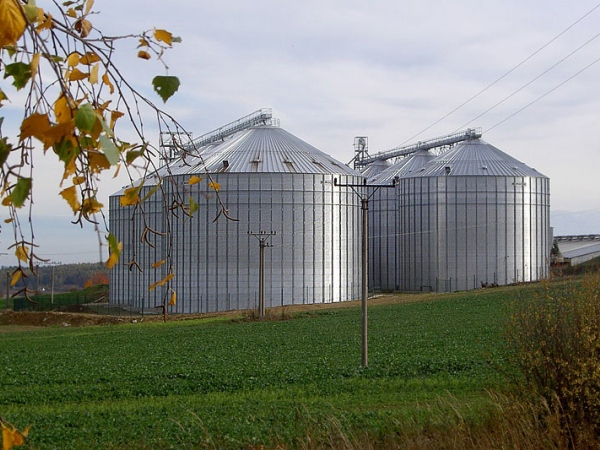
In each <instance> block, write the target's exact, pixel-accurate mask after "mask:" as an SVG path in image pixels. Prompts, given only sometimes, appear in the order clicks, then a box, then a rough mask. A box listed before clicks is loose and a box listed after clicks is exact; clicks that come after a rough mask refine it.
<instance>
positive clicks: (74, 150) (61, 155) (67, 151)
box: [52, 139, 79, 165]
mask: <svg viewBox="0 0 600 450" xmlns="http://www.w3.org/2000/svg"><path fill="white" fill-rule="evenodd" d="M52 148H53V150H54V153H56V154H57V155H58V159H60V160H61V161H62V162H64V163H65V165H66V164H68V163H70V162H71V160H72V159H73V158H75V157H76V156H77V155H78V154H79V147H74V146H73V144H72V143H71V140H70V139H61V141H60V142H58V143H56V144H54V145H53V146H52Z"/></svg>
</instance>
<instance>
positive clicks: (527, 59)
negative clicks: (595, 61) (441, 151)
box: [400, 3, 600, 145]
mask: <svg viewBox="0 0 600 450" xmlns="http://www.w3.org/2000/svg"><path fill="white" fill-rule="evenodd" d="M598 8H600V3H598V4H597V5H596V6H594V7H593V8H592V9H590V10H589V11H588V12H586V13H585V14H584V15H583V16H581V17H580V18H579V19H577V20H576V21H575V22H573V23H572V24H571V25H569V26H568V27H567V28H565V29H564V30H563V31H561V32H560V33H559V34H557V35H556V36H555V37H553V38H552V39H551V40H549V41H548V42H546V43H545V44H544V45H542V46H541V47H540V48H539V49H537V50H536V51H535V52H533V53H532V54H531V55H529V56H528V57H527V58H525V59H524V60H523V61H521V62H520V63H518V64H517V65H516V66H514V67H513V68H512V69H510V70H509V71H508V72H506V73H505V74H504V75H502V76H501V77H499V78H497V79H496V80H494V81H493V82H491V83H490V84H488V85H487V86H486V87H484V88H483V89H482V90H480V91H479V92H477V93H476V94H475V95H473V96H472V97H470V98H469V99H467V100H466V101H464V102H463V103H461V104H460V105H458V106H457V107H456V108H454V109H453V110H452V111H450V112H449V113H447V114H446V115H444V116H443V117H441V118H439V119H438V120H436V121H435V122H434V123H432V124H431V125H429V126H428V127H426V128H424V129H423V130H421V131H419V132H418V133H417V134H415V135H414V136H412V137H410V138H408V139H406V140H405V141H404V142H402V143H401V144H400V145H404V144H406V143H407V142H410V141H413V140H414V139H415V138H416V137H417V136H420V135H421V134H423V133H424V132H426V131H428V130H429V129H430V128H433V127H434V126H435V125H437V124H438V123H440V122H441V121H442V120H444V119H446V118H448V117H449V116H451V115H452V114H454V113H455V112H456V111H458V110H459V109H461V108H462V107H464V106H465V105H467V104H469V103H470V102H471V101H473V100H475V99H476V98H477V97H479V96H480V95H481V94H483V93H484V92H486V91H487V90H488V89H490V88H491V87H492V86H494V85H496V84H497V83H499V82H500V81H502V80H503V79H504V78H506V77H507V76H508V75H510V74H511V73H512V72H514V71H515V70H517V69H518V68H519V67H521V66H522V65H523V64H525V63H526V62H527V61H529V60H530V59H531V58H533V57H534V56H536V55H537V54H538V53H540V52H541V51H542V50H544V49H545V48H546V47H548V46H549V45H550V44H552V43H553V42H554V41H556V40H557V39H559V38H560V37H561V36H562V35H564V34H565V33H566V32H568V31H569V30H570V29H571V28H573V27H574V26H575V25H577V24H578V23H579V22H581V21H582V20H583V19H585V18H586V17H587V16H589V15H590V14H591V13H593V12H594V11H595V10H596V9H598ZM473 120H475V119H473Z"/></svg>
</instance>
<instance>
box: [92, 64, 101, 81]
mask: <svg viewBox="0 0 600 450" xmlns="http://www.w3.org/2000/svg"><path fill="white" fill-rule="evenodd" d="M98 72H100V64H95V65H94V66H93V67H92V70H90V84H97V83H98Z"/></svg>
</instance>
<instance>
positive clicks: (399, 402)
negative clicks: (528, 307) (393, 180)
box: [0, 287, 532, 449]
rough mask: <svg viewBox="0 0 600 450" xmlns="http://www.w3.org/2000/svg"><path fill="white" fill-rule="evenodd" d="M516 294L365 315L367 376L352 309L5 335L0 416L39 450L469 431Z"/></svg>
mask: <svg viewBox="0 0 600 450" xmlns="http://www.w3.org/2000/svg"><path fill="white" fill-rule="evenodd" d="M522 289H523V288H521V289H519V288H499V289H490V290H479V291H475V292H469V293H455V294H446V295H443V296H439V295H433V294H429V295H425V296H423V295H418V296H414V301H409V302H408V303H388V304H381V305H372V306H370V308H369V338H370V339H369V367H368V368H367V369H363V368H361V365H360V361H361V358H360V355H361V353H360V333H361V330H360V308H359V307H349V308H338V309H319V310H316V311H313V312H303V313H298V316H296V317H294V318H293V319H291V320H285V321H283V320H281V321H276V320H273V321H261V322H256V321H255V322H251V321H241V320H237V321H235V320H231V319H230V318H222V319H216V320H215V319H214V318H213V319H211V320H207V319H205V320H202V319H200V320H191V321H179V322H176V321H172V322H167V323H158V322H157V323H136V324H127V325H118V326H95V327H87V328H64V327H63V328H40V329H39V330H36V331H28V332H8V333H4V334H2V335H0V339H1V340H2V346H1V347H0V364H1V366H2V368H3V370H2V375H1V377H0V416H1V417H2V418H3V419H4V420H7V421H9V422H11V423H13V424H15V425H16V426H17V427H18V428H24V427H25V426H27V425H31V426H32V428H31V431H30V442H31V444H32V445H33V446H34V448H36V449H43V448H123V447H126V448H202V447H205V448H217V447H229V448H245V447H251V446H255V445H256V446H257V445H259V444H264V445H266V446H268V447H275V446H276V445H277V444H284V445H285V446H292V447H293V446H296V445H297V444H298V442H301V441H302V442H304V440H305V439H306V437H307V436H313V437H314V436H319V435H321V434H327V433H328V432H331V430H332V429H333V428H335V429H336V430H337V431H340V432H341V433H343V434H344V435H345V436H359V435H365V434H366V433H367V434H368V435H369V436H371V437H372V438H373V439H377V438H380V439H383V437H385V436H386V435H390V434H394V433H395V432H397V430H398V429H400V428H402V429H406V427H408V428H410V427H412V428H415V429H418V428H419V427H423V426H429V425H431V424H434V425H435V424H436V423H445V422H447V421H448V420H452V417H460V418H461V420H468V421H474V422H477V421H480V420H484V419H485V417H486V415H487V414H488V411H489V410H490V408H491V398H490V395H489V393H488V390H490V389H498V388H502V387H503V386H504V385H505V384H506V379H505V377H504V375H503V374H502V373H501V372H503V370H504V369H503V368H504V366H505V360H504V357H503V339H502V323H503V317H504V311H505V307H506V303H507V300H509V299H510V298H512V296H514V295H516V293H517V292H520V291H522ZM525 289H532V288H531V287H528V288H525Z"/></svg>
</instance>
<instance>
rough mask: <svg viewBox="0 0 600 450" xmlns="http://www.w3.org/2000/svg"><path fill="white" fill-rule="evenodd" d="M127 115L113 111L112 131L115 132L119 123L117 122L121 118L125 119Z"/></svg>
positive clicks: (111, 114)
mask: <svg viewBox="0 0 600 450" xmlns="http://www.w3.org/2000/svg"><path fill="white" fill-rule="evenodd" d="M124 115H125V114H124V113H122V112H121V111H111V113H110V129H111V130H114V129H115V123H116V122H117V120H118V119H119V118H121V117H123V116H124Z"/></svg>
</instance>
